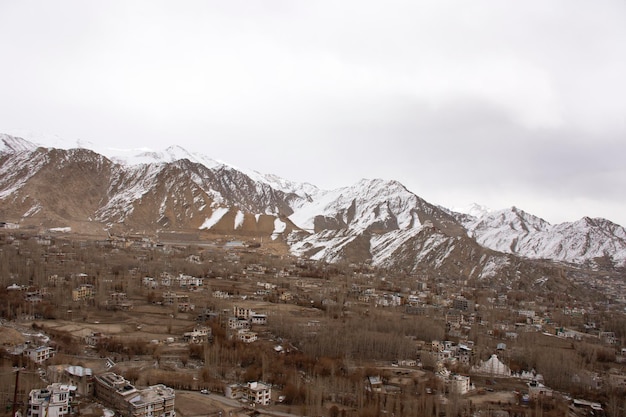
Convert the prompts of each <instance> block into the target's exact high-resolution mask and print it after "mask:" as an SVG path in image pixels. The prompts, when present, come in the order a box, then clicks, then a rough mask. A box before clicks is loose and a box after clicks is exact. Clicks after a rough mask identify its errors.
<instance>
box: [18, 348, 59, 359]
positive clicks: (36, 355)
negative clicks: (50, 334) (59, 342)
mask: <svg viewBox="0 0 626 417" xmlns="http://www.w3.org/2000/svg"><path fill="white" fill-rule="evenodd" d="M24 355H25V356H28V357H29V358H30V360H31V361H33V362H35V363H44V362H45V361H47V360H48V359H50V358H51V357H53V356H54V349H52V348H51V347H48V346H40V347H37V348H30V349H26V350H25V351H24Z"/></svg>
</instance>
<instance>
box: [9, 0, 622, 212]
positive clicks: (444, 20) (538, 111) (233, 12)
mask: <svg viewBox="0 0 626 417" xmlns="http://www.w3.org/2000/svg"><path fill="white" fill-rule="evenodd" d="M625 12H626V5H625V4H624V3H623V2H621V1H618V0H614V1H604V2H601V3H597V2H596V3H593V4H592V3H589V2H583V1H566V0H560V1H553V2H543V1H539V0H531V1H526V2H516V3H515V4H511V3H506V4H505V3H500V2H494V1H488V0H477V1H473V2H471V3H463V2H453V1H446V0H443V1H441V0H438V1H420V2H413V1H390V2H375V1H367V0H366V1H358V2H357V1H342V2H334V1H323V0H322V1H315V2H285V1H278V0H270V1H264V2H254V1H243V0H237V1H231V2H222V3H214V2H211V3H207V2H204V1H186V2H184V3H182V4H178V3H176V4H175V3H171V2H160V1H157V2H153V1H150V2H148V1H137V2H123V1H111V2H106V3H98V2H83V1H69V0H68V1H63V2H60V3H58V2H55V3H54V4H51V3H49V2H44V1H40V2H27V3H25V2H3V3H1V4H0V39H10V40H11V42H0V55H1V56H2V57H3V61H4V63H3V65H2V66H0V91H2V92H3V94H2V98H0V131H9V130H11V129H15V128H26V129H33V130H39V131H44V132H49V133H53V134H57V135H59V136H63V137H67V138H70V139H74V138H81V139H87V140H91V141H93V142H106V143H108V144H110V145H112V146H117V147H122V146H128V145H129V144H132V146H133V147H142V146H151V147H156V148H161V147H166V146H168V145H171V144H173V143H176V144H180V145H182V146H184V147H187V148H189V149H191V150H195V151H200V152H203V153H206V154H208V155H210V156H212V157H215V158H218V159H222V160H225V161H229V162H232V163H234V164H236V165H239V166H242V167H249V168H251V169H257V170H259V171H263V172H272V173H276V174H279V175H283V176H285V177H288V178H292V179H295V180H304V181H309V182H313V183H316V184H319V185H321V186H323V187H326V188H330V187H337V186H341V185H347V184H349V183H351V182H354V181H357V180H358V179H359V178H361V177H382V178H394V179H396V178H397V179H399V180H401V181H402V182H403V183H405V184H406V185H407V186H408V187H409V188H410V189H412V190H413V191H415V192H416V193H417V194H419V195H422V196H423V197H425V198H427V199H429V200H431V201H432V202H434V203H439V204H448V205H463V204H466V203H468V202H471V201H478V202H481V203H486V204H489V205H495V206H496V208H499V207H504V206H506V205H513V204H515V205H518V206H520V207H522V208H526V207H532V208H537V209H538V210H539V211H541V212H540V213H537V214H540V215H541V213H551V214H550V216H553V218H552V219H550V220H553V219H555V220H558V221H560V220H566V219H567V220H572V218H573V216H574V217H580V216H582V215H583V213H585V212H584V210H585V208H586V207H589V209H590V210H592V209H593V210H596V212H597V213H599V215H601V212H602V207H603V206H604V207H607V213H609V208H610V214H611V215H613V214H614V213H618V214H617V215H618V217H619V216H622V217H621V219H619V218H616V219H617V220H618V221H620V222H621V223H622V224H626V218H624V217H623V214H620V212H619V210H617V209H615V207H622V208H623V207H625V206H626V200H624V198H623V197H621V196H620V193H619V190H623V185H624V181H625V180H624V178H625V176H624V170H623V169H622V168H621V164H620V161H619V156H620V155H624V154H625V153H626V149H625V147H626V145H625V144H624V141H623V138H624V137H626V120H625V119H624V114H626V82H625V81H624V78H623V74H624V73H626V49H624V48H623V45H624V43H625V42H626V26H625V25H623V18H622V17H623V16H624V13H625ZM486 200H488V201H486ZM572 201H577V202H578V203H576V204H572V203H571V202H572ZM542 202H543V207H542ZM559 202H561V204H562V206H576V208H577V210H576V211H574V209H571V210H570V211H569V212H568V213H567V214H565V210H561V213H562V214H559V210H558V209H552V207H557V208H558V207H559ZM622 212H623V210H622ZM554 213H556V214H554ZM546 216H547V214H546ZM607 217H608V215H607Z"/></svg>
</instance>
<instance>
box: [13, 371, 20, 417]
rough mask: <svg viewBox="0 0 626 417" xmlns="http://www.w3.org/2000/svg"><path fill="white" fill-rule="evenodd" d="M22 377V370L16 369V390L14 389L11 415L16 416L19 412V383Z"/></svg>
mask: <svg viewBox="0 0 626 417" xmlns="http://www.w3.org/2000/svg"><path fill="white" fill-rule="evenodd" d="M19 379H20V370H19V369H18V370H17V371H15V390H14V391H13V407H12V409H11V417H15V413H16V412H17V384H18V382H19Z"/></svg>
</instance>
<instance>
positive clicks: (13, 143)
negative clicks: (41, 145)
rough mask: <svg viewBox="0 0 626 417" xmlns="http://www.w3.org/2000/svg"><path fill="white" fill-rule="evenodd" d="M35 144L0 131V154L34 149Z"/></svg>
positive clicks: (35, 147)
mask: <svg viewBox="0 0 626 417" xmlns="http://www.w3.org/2000/svg"><path fill="white" fill-rule="evenodd" d="M35 149H37V145H35V144H34V143H31V142H29V141H27V140H24V139H22V138H18V137H15V136H10V135H7V134H4V133H0V154H2V153H17V152H27V151H34V150H35Z"/></svg>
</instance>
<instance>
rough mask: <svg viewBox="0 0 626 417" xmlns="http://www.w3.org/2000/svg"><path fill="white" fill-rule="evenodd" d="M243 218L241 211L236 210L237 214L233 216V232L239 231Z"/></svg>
mask: <svg viewBox="0 0 626 417" xmlns="http://www.w3.org/2000/svg"><path fill="white" fill-rule="evenodd" d="M244 218H245V216H244V214H243V212H242V211H241V210H237V214H235V230H237V229H241V227H242V226H243V220H244Z"/></svg>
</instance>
